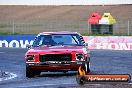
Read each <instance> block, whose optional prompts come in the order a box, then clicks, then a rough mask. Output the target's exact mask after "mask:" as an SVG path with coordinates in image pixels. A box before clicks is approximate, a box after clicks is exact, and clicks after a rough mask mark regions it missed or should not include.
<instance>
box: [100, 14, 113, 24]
mask: <svg viewBox="0 0 132 88" xmlns="http://www.w3.org/2000/svg"><path fill="white" fill-rule="evenodd" d="M115 23H116V20H115V19H114V18H113V17H112V15H111V14H110V13H104V15H103V16H102V18H101V19H100V20H99V24H115Z"/></svg>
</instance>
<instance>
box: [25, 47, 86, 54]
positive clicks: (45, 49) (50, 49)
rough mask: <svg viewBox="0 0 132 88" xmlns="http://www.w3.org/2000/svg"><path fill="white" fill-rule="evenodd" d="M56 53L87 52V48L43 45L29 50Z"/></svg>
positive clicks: (29, 51)
mask: <svg viewBox="0 0 132 88" xmlns="http://www.w3.org/2000/svg"><path fill="white" fill-rule="evenodd" d="M31 52H32V53H53V52H54V53H55V52H65V53H70V52H78V53H86V49H85V47H84V46H50V47H47V46H43V47H33V48H31V49H30V50H28V52H27V53H31Z"/></svg>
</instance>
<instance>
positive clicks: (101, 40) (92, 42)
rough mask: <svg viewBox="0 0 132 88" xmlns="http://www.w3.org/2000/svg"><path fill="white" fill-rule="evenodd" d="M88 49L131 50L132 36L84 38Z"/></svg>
mask: <svg viewBox="0 0 132 88" xmlns="http://www.w3.org/2000/svg"><path fill="white" fill-rule="evenodd" d="M84 39H85V42H86V43H88V44H89V49H111V50H132V36H84Z"/></svg>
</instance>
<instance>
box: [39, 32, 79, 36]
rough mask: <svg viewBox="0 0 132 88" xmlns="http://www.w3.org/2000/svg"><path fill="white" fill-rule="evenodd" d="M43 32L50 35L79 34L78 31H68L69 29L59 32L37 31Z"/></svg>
mask: <svg viewBox="0 0 132 88" xmlns="http://www.w3.org/2000/svg"><path fill="white" fill-rule="evenodd" d="M43 34H48V35H52V34H79V33H78V32H69V31H61V32H42V33H39V35H43Z"/></svg>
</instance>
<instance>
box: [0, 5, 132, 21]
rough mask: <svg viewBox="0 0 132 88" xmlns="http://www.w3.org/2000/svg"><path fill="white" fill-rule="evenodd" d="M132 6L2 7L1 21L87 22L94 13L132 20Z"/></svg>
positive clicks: (0, 9)
mask: <svg viewBox="0 0 132 88" xmlns="http://www.w3.org/2000/svg"><path fill="white" fill-rule="evenodd" d="M131 8H132V5H115V6H0V13H1V14H0V20H20V21H21V20H46V21H49V20H51V21H52V20H62V21H65V20H68V21H69V20H70V21H71V20H73V21H86V20H87V17H88V16H89V15H90V14H91V13H92V12H95V11H97V12H99V13H101V14H103V13H104V12H110V13H111V14H112V15H113V16H114V17H115V18H116V19H117V20H128V19H132V9H131Z"/></svg>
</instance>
